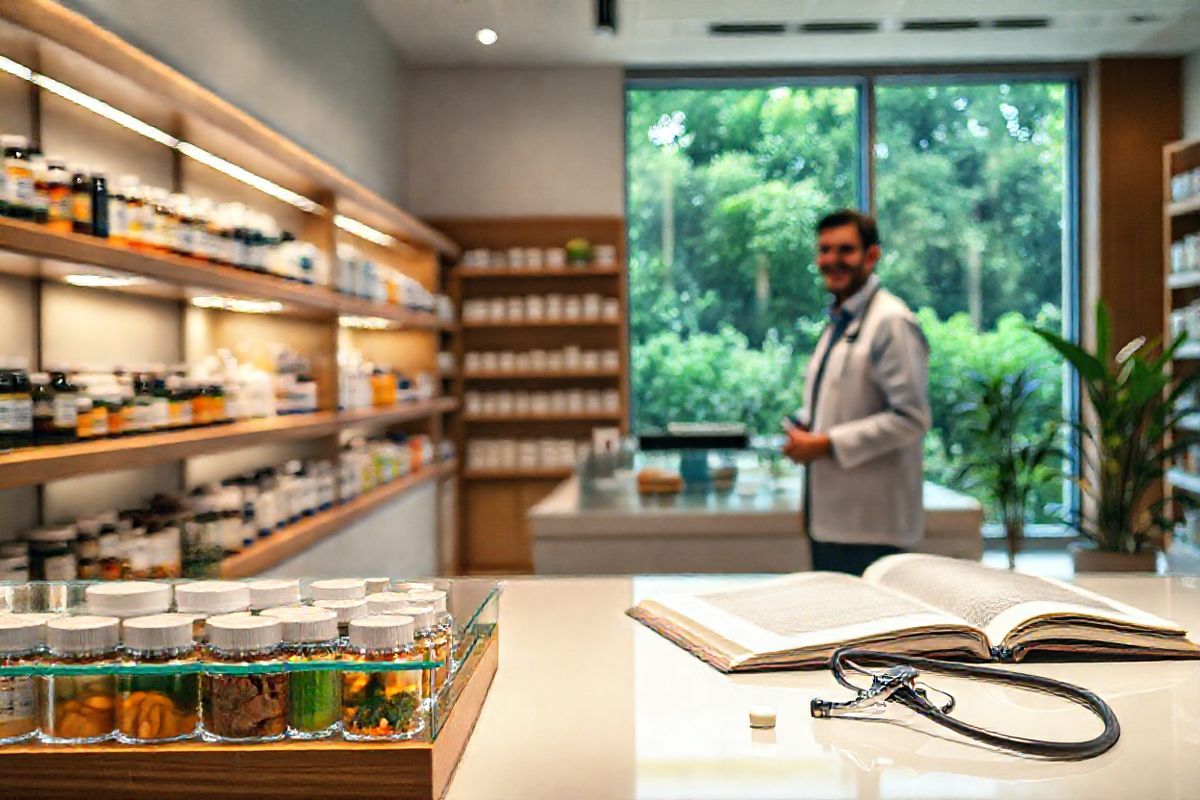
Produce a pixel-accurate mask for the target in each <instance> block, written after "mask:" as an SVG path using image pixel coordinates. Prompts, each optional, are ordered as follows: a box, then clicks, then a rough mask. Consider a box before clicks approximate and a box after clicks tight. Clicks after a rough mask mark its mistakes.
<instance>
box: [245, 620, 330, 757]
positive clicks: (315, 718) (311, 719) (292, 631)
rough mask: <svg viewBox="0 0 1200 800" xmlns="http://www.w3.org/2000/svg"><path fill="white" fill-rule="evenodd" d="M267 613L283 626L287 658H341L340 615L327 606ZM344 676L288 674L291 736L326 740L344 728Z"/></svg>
mask: <svg viewBox="0 0 1200 800" xmlns="http://www.w3.org/2000/svg"><path fill="white" fill-rule="evenodd" d="M263 614H264V615H270V616H271V617H273V618H275V619H278V620H279V622H280V625H281V626H282V637H283V657H284V658H286V659H287V660H288V661H333V660H335V659H337V658H338V656H339V654H340V649H341V643H340V642H339V639H338V624H337V614H336V613H334V612H333V611H330V610H329V609H326V608H319V607H313V606H299V607H296V608H269V609H267V610H266V611H264V612H263ZM341 716H342V679H341V676H340V675H339V674H338V673H337V671H336V670H305V671H296V672H290V673H288V736H290V737H291V738H293V739H325V738H328V737H329V736H332V735H333V734H334V733H336V732H337V730H338V728H339V727H341Z"/></svg>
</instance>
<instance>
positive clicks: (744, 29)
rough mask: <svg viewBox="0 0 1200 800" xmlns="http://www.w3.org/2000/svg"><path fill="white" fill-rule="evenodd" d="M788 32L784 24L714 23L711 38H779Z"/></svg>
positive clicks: (711, 26)
mask: <svg viewBox="0 0 1200 800" xmlns="http://www.w3.org/2000/svg"><path fill="white" fill-rule="evenodd" d="M786 32H787V26H786V25H784V24H783V23H782V22H713V23H710V24H709V26H708V33H709V35H710V36H778V35H780V34H783V33H786Z"/></svg>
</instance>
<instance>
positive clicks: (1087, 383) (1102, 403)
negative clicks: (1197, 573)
mask: <svg viewBox="0 0 1200 800" xmlns="http://www.w3.org/2000/svg"><path fill="white" fill-rule="evenodd" d="M1034 331H1035V332H1036V333H1037V334H1038V335H1039V336H1041V337H1042V338H1043V339H1045V340H1046V341H1047V342H1048V343H1049V344H1050V345H1051V346H1052V347H1054V349H1056V350H1057V351H1058V352H1059V353H1061V354H1062V356H1063V357H1064V358H1065V359H1066V360H1067V362H1068V363H1070V364H1071V365H1072V366H1073V367H1074V368H1075V370H1076V371H1077V372H1078V373H1079V379H1080V383H1081V384H1082V387H1083V390H1084V393H1085V394H1086V396H1087V400H1088V405H1089V406H1090V412H1091V414H1090V416H1091V418H1090V419H1089V420H1088V421H1087V422H1086V423H1085V422H1084V421H1083V420H1080V421H1077V422H1076V423H1075V424H1074V428H1075V429H1076V430H1077V431H1078V432H1079V434H1080V435H1081V437H1082V444H1083V447H1082V448H1081V457H1082V458H1083V465H1084V475H1083V476H1082V477H1081V478H1080V480H1079V485H1080V488H1081V489H1082V491H1083V492H1084V494H1085V495H1086V496H1087V497H1088V499H1089V500H1090V501H1091V507H1090V509H1089V511H1088V513H1087V514H1086V516H1081V517H1080V519H1079V523H1078V525H1077V527H1078V529H1079V532H1080V533H1081V534H1083V536H1084V537H1086V538H1087V539H1088V542H1087V543H1086V544H1079V545H1073V546H1072V555H1073V557H1074V560H1075V569H1076V571H1077V572H1091V571H1118V570H1154V568H1155V559H1156V553H1157V551H1158V550H1159V549H1161V547H1162V541H1163V536H1164V534H1165V533H1166V532H1167V531H1169V530H1171V528H1172V527H1173V525H1174V520H1173V519H1171V514H1170V513H1169V511H1168V513H1165V514H1164V512H1163V509H1165V508H1168V503H1169V502H1170V499H1169V498H1160V499H1158V500H1155V501H1153V502H1149V501H1148V498H1147V493H1148V492H1149V491H1150V490H1151V489H1152V488H1153V487H1154V486H1156V485H1157V484H1158V483H1159V482H1160V481H1161V480H1162V478H1163V475H1164V473H1165V472H1166V470H1167V467H1168V466H1169V465H1170V464H1171V461H1172V459H1174V458H1175V457H1176V456H1178V455H1180V454H1181V453H1183V452H1184V451H1185V450H1186V448H1187V442H1180V441H1176V442H1173V443H1170V444H1168V443H1167V440H1166V434H1167V433H1168V431H1169V430H1170V429H1171V427H1172V426H1173V425H1174V424H1175V423H1176V422H1177V421H1178V420H1179V418H1180V417H1182V416H1184V415H1185V414H1187V413H1189V412H1192V411H1194V410H1195V409H1193V408H1190V407H1185V406H1187V405H1188V404H1187V403H1181V402H1180V401H1181V400H1184V399H1190V398H1191V397H1192V391H1193V390H1194V389H1195V387H1196V386H1197V384H1198V382H1200V372H1192V373H1190V374H1188V375H1185V376H1182V377H1176V376H1174V375H1173V373H1172V371H1171V365H1172V360H1173V359H1174V357H1175V351H1176V350H1177V349H1178V348H1179V346H1180V345H1182V344H1183V342H1184V341H1185V340H1186V338H1187V337H1186V335H1184V334H1181V335H1180V336H1179V337H1178V338H1176V339H1175V340H1174V341H1173V342H1172V343H1171V344H1169V345H1167V346H1160V345H1159V343H1158V341H1157V340H1154V341H1147V340H1146V338H1145V337H1138V338H1137V339H1134V340H1133V341H1131V342H1129V343H1128V344H1127V345H1125V346H1124V347H1122V348H1121V349H1120V350H1119V351H1118V352H1116V353H1115V354H1114V353H1113V344H1112V327H1111V325H1110V324H1109V318H1108V311H1107V309H1106V308H1105V307H1104V305H1103V304H1102V303H1098V304H1097V305H1096V351H1095V353H1089V352H1087V351H1086V350H1084V349H1083V348H1082V347H1079V346H1078V345H1076V344H1073V343H1072V342H1069V341H1067V340H1066V339H1063V338H1062V337H1061V336H1059V335H1058V334H1057V333H1056V332H1054V331H1051V330H1048V329H1044V328H1035V329H1034ZM1084 416H1087V414H1085V415H1084Z"/></svg>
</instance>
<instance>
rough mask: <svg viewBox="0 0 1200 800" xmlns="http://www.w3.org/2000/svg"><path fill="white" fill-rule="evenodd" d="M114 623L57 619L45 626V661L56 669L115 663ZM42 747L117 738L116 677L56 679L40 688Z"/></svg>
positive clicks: (117, 636)
mask: <svg viewBox="0 0 1200 800" xmlns="http://www.w3.org/2000/svg"><path fill="white" fill-rule="evenodd" d="M120 623H121V621H120V620H118V619H117V618H116V617H99V616H90V615H85V616H79V617H59V618H57V619H52V620H50V621H49V622H47V623H46V656H45V658H46V660H47V661H48V662H50V663H53V664H66V665H81V664H91V665H103V664H109V663H116V660H117V648H118V645H119V644H120V634H119V630H120ZM40 688H41V692H40V694H39V697H38V700H39V705H40V707H41V729H42V741H45V742H50V743H52V744H87V743H92V742H103V741H106V740H108V739H111V738H112V737H113V736H114V734H115V733H116V729H117V723H116V699H117V679H116V676H115V675H55V676H50V677H47V678H45V679H44V680H43V681H42V683H41V684H40Z"/></svg>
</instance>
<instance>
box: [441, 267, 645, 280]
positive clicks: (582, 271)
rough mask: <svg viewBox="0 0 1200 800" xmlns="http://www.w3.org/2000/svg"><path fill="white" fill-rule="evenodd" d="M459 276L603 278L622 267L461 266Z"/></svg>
mask: <svg viewBox="0 0 1200 800" xmlns="http://www.w3.org/2000/svg"><path fill="white" fill-rule="evenodd" d="M456 272H457V274H458V277H460V278H462V279H464V280H475V279H479V278H602V277H608V276H611V277H616V276H618V275H620V274H621V269H620V268H619V267H616V266H612V267H563V268H562V269H545V268H542V269H513V268H511V267H504V268H496V269H493V268H491V267H459V268H458V269H457V270H456Z"/></svg>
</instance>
